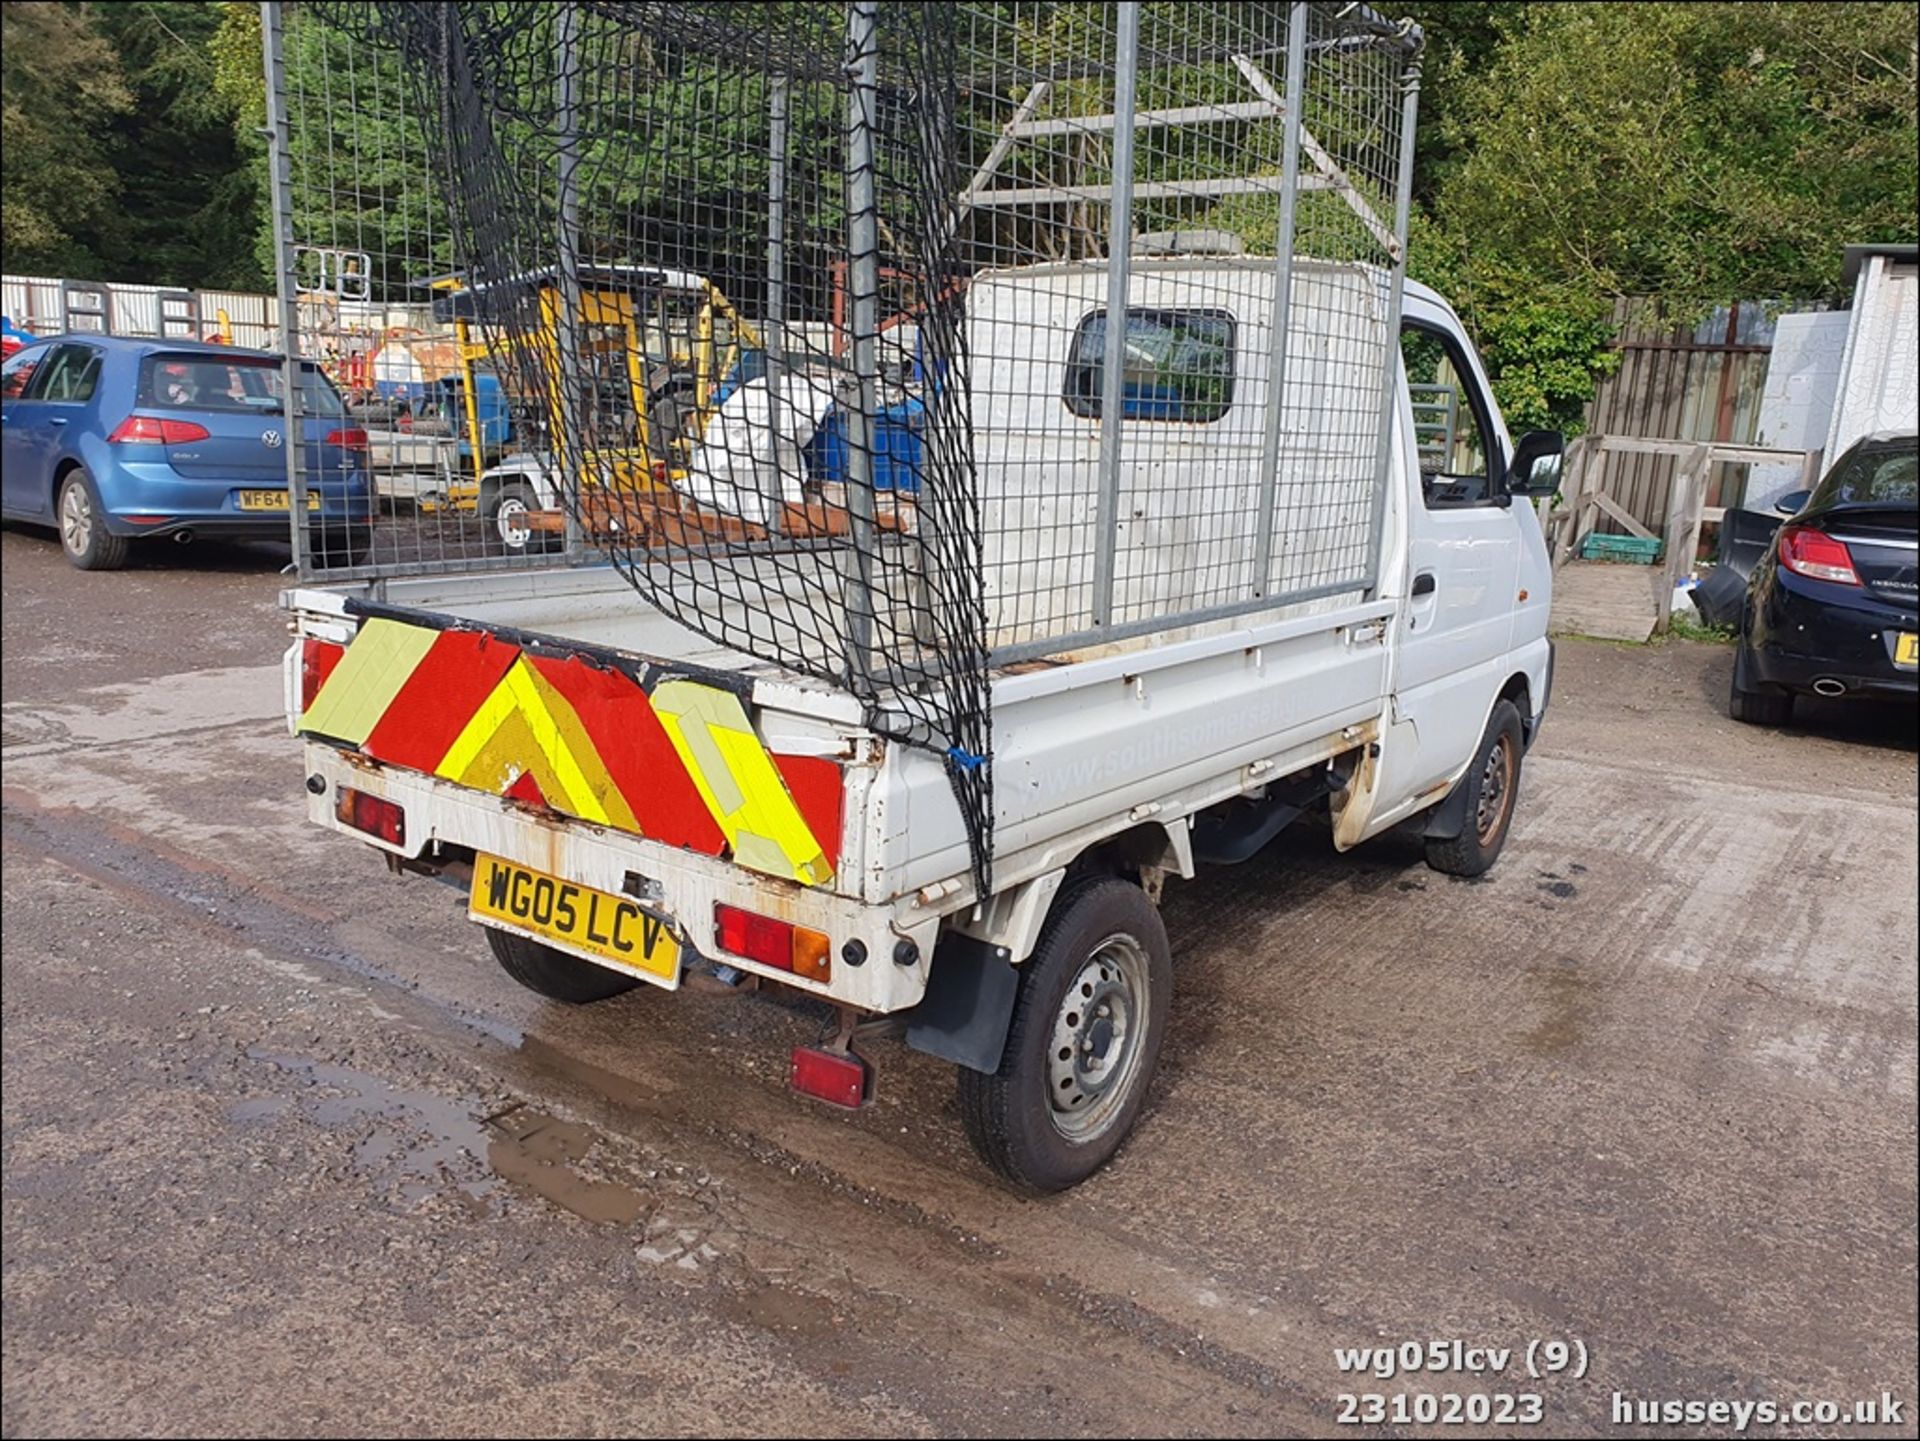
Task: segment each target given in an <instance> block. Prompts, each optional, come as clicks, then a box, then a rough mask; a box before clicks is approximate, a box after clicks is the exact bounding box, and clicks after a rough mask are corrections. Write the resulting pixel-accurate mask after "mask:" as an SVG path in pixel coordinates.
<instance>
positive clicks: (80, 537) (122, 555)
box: [54, 465, 132, 570]
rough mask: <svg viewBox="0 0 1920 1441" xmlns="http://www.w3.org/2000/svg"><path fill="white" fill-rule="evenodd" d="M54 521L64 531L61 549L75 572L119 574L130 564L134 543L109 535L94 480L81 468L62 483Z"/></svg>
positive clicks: (70, 473) (123, 537) (67, 475)
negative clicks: (111, 572)
mask: <svg viewBox="0 0 1920 1441" xmlns="http://www.w3.org/2000/svg"><path fill="white" fill-rule="evenodd" d="M54 519H55V521H56V522H57V523H58V524H59V527H60V549H61V550H63V551H64V552H66V557H67V561H68V563H69V564H71V565H72V566H73V567H74V568H75V569H77V570H118V569H120V567H121V566H123V565H125V564H126V563H127V552H128V551H129V550H130V549H131V547H132V542H131V541H129V540H128V539H127V538H126V537H125V536H123V535H109V534H108V533H107V522H106V516H105V514H104V513H103V511H102V510H101V506H100V493H99V492H98V491H96V490H95V489H94V488H93V477H92V476H90V475H88V474H87V473H86V471H84V470H82V469H81V468H80V467H79V466H77V465H76V466H75V467H74V468H73V469H72V470H70V471H68V472H67V474H66V477H65V479H63V480H62V481H61V482H60V494H59V495H58V496H57V497H55V499H54Z"/></svg>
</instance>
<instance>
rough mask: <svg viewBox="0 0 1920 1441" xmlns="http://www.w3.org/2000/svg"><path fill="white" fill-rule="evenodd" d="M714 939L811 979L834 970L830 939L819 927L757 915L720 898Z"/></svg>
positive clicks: (729, 948) (752, 958) (738, 953)
mask: <svg viewBox="0 0 1920 1441" xmlns="http://www.w3.org/2000/svg"><path fill="white" fill-rule="evenodd" d="M713 939H714V943H715V944H716V945H718V946H719V947H720V949H721V950H723V951H731V952H732V953H733V954H734V955H736V956H745V957H746V958H747V959H748V960H750V961H758V962H760V964H761V965H763V966H774V967H776V968H777V969H779V970H783V971H792V972H793V973H794V974H795V975H796V976H803V977H805V978H806V979H807V980H809V981H824V980H827V979H829V978H830V977H831V976H832V974H833V965H832V962H831V961H830V960H829V959H828V952H829V951H830V950H831V948H832V942H831V941H829V940H828V939H827V938H826V937H825V936H824V935H822V934H821V933H820V932H819V931H810V930H808V929H807V928H806V927H805V926H796V925H794V924H793V923H792V922H791V921H777V920H775V919H773V917H771V916H758V915H755V914H754V913H753V912H752V911H743V910H741V909H740V908H739V907H738V906H729V905H723V904H720V903H718V902H716V903H715V905H714V907H713Z"/></svg>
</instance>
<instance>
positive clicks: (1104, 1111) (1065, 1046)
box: [1047, 932, 1150, 1144]
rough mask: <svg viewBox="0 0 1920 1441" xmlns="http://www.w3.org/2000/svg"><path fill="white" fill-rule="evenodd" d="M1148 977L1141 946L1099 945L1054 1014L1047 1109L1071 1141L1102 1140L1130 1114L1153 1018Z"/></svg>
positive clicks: (1120, 938) (1110, 941)
mask: <svg viewBox="0 0 1920 1441" xmlns="http://www.w3.org/2000/svg"><path fill="white" fill-rule="evenodd" d="M1147 974H1148V972H1147V957H1146V952H1145V951H1143V950H1142V949H1141V947H1140V943H1139V942H1138V941H1136V940H1135V939H1134V938H1133V937H1132V936H1130V935H1127V934H1125V933H1124V932H1115V933H1114V934H1113V935H1110V936H1108V937H1107V938H1106V939H1105V940H1103V941H1101V942H1100V943H1099V944H1098V945H1096V946H1094V947H1093V949H1092V951H1091V953H1089V955H1088V956H1087V959H1086V961H1085V962H1084V963H1083V964H1082V965H1081V967H1080V970H1079V972H1078V973H1077V974H1076V975H1075V976H1074V978H1073V982H1072V984H1070V985H1069V986H1068V987H1067V992H1066V995H1065V996H1064V997H1062V999H1061V1001H1060V1007H1059V1009H1058V1010H1056V1011H1055V1012H1054V1017H1053V1033H1052V1035H1051V1037H1050V1038H1049V1041H1048V1051H1047V1111H1048V1115H1049V1117H1050V1118H1051V1119H1052V1121H1053V1127H1054V1129H1055V1130H1056V1131H1058V1132H1059V1133H1060V1134H1061V1135H1062V1136H1065V1137H1066V1138H1067V1139H1068V1140H1069V1141H1074V1142H1078V1143H1082V1144H1084V1143H1085V1142H1088V1141H1093V1140H1097V1139H1098V1138H1099V1137H1101V1136H1103V1135H1105V1134H1106V1133H1107V1132H1108V1131H1110V1130H1111V1129H1113V1127H1114V1125H1115V1123H1116V1122H1117V1121H1118V1120H1119V1119H1120V1115H1121V1112H1123V1111H1124V1110H1125V1109H1126V1105H1127V1098H1128V1097H1129V1096H1130V1095H1131V1094H1132V1093H1133V1088H1134V1083H1135V1081H1136V1080H1137V1079H1138V1077H1139V1074H1140V1065H1141V1052H1142V1050H1143V1043H1144V1040H1145V1037H1146V1034H1147V1024H1148V1021H1149V1019H1150V1011H1149V1005H1150V1002H1149V999H1148V996H1149V992H1148V986H1147Z"/></svg>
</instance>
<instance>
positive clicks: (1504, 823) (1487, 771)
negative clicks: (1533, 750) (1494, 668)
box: [1427, 700, 1525, 876]
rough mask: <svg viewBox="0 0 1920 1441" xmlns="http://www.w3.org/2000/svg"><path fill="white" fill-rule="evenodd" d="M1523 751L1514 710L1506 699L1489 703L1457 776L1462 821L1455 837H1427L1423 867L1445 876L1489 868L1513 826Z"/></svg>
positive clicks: (1473, 872)
mask: <svg viewBox="0 0 1920 1441" xmlns="http://www.w3.org/2000/svg"><path fill="white" fill-rule="evenodd" d="M1524 750H1525V745H1524V737H1523V735H1522V732H1521V729H1520V712H1519V710H1518V709H1517V708H1516V707H1515V706H1514V704H1513V702H1512V701H1509V700H1500V701H1495V702H1494V704H1493V714H1492V715H1491V716H1489V717H1488V718H1487V729H1486V732H1485V734H1483V735H1482V736H1481V737H1480V749H1479V750H1478V751H1476V752H1475V753H1474V759H1473V763H1472V765H1470V766H1469V767H1468V768H1467V773H1466V775H1464V776H1462V777H1461V778H1460V784H1461V785H1463V786H1465V787H1466V788H1467V796H1466V801H1467V806H1466V824H1465V825H1463V826H1461V828H1460V834H1459V835H1457V836H1452V837H1446V838H1443V837H1440V836H1430V837H1428V839H1427V864H1428V865H1430V866H1432V867H1433V868H1434V869H1435V870H1436V871H1439V872H1441V873H1442V874H1443V875H1449V876H1481V875H1485V874H1486V873H1487V872H1488V871H1489V870H1491V869H1492V868H1493V863H1494V862H1495V861H1497V860H1498V859H1499V858H1500V851H1501V848H1502V847H1504V846H1505V845H1506V843H1507V832H1508V831H1509V830H1510V829H1512V826H1513V803H1514V799H1515V797H1516V796H1517V794H1518V793H1519V790H1520V756H1521V754H1522V752H1523V751H1524Z"/></svg>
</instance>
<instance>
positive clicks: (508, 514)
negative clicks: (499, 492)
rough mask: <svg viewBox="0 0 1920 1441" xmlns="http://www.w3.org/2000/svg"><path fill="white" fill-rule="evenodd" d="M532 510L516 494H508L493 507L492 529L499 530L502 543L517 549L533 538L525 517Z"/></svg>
mask: <svg viewBox="0 0 1920 1441" xmlns="http://www.w3.org/2000/svg"><path fill="white" fill-rule="evenodd" d="M531 514H532V512H531V511H530V510H528V509H527V503H526V502H525V501H524V500H521V499H520V498H519V497H518V496H509V497H508V498H507V499H505V500H503V501H501V502H500V504H498V505H497V506H495V507H494V509H493V524H494V529H496V530H497V531H499V533H500V540H501V542H502V543H503V544H505V545H509V546H512V547H513V548H514V549H515V550H519V549H520V548H521V547H523V546H525V545H526V543H527V542H528V541H529V540H531V539H532V538H533V527H532V526H530V525H528V524H527V522H526V517H527V516H529V515H531Z"/></svg>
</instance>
